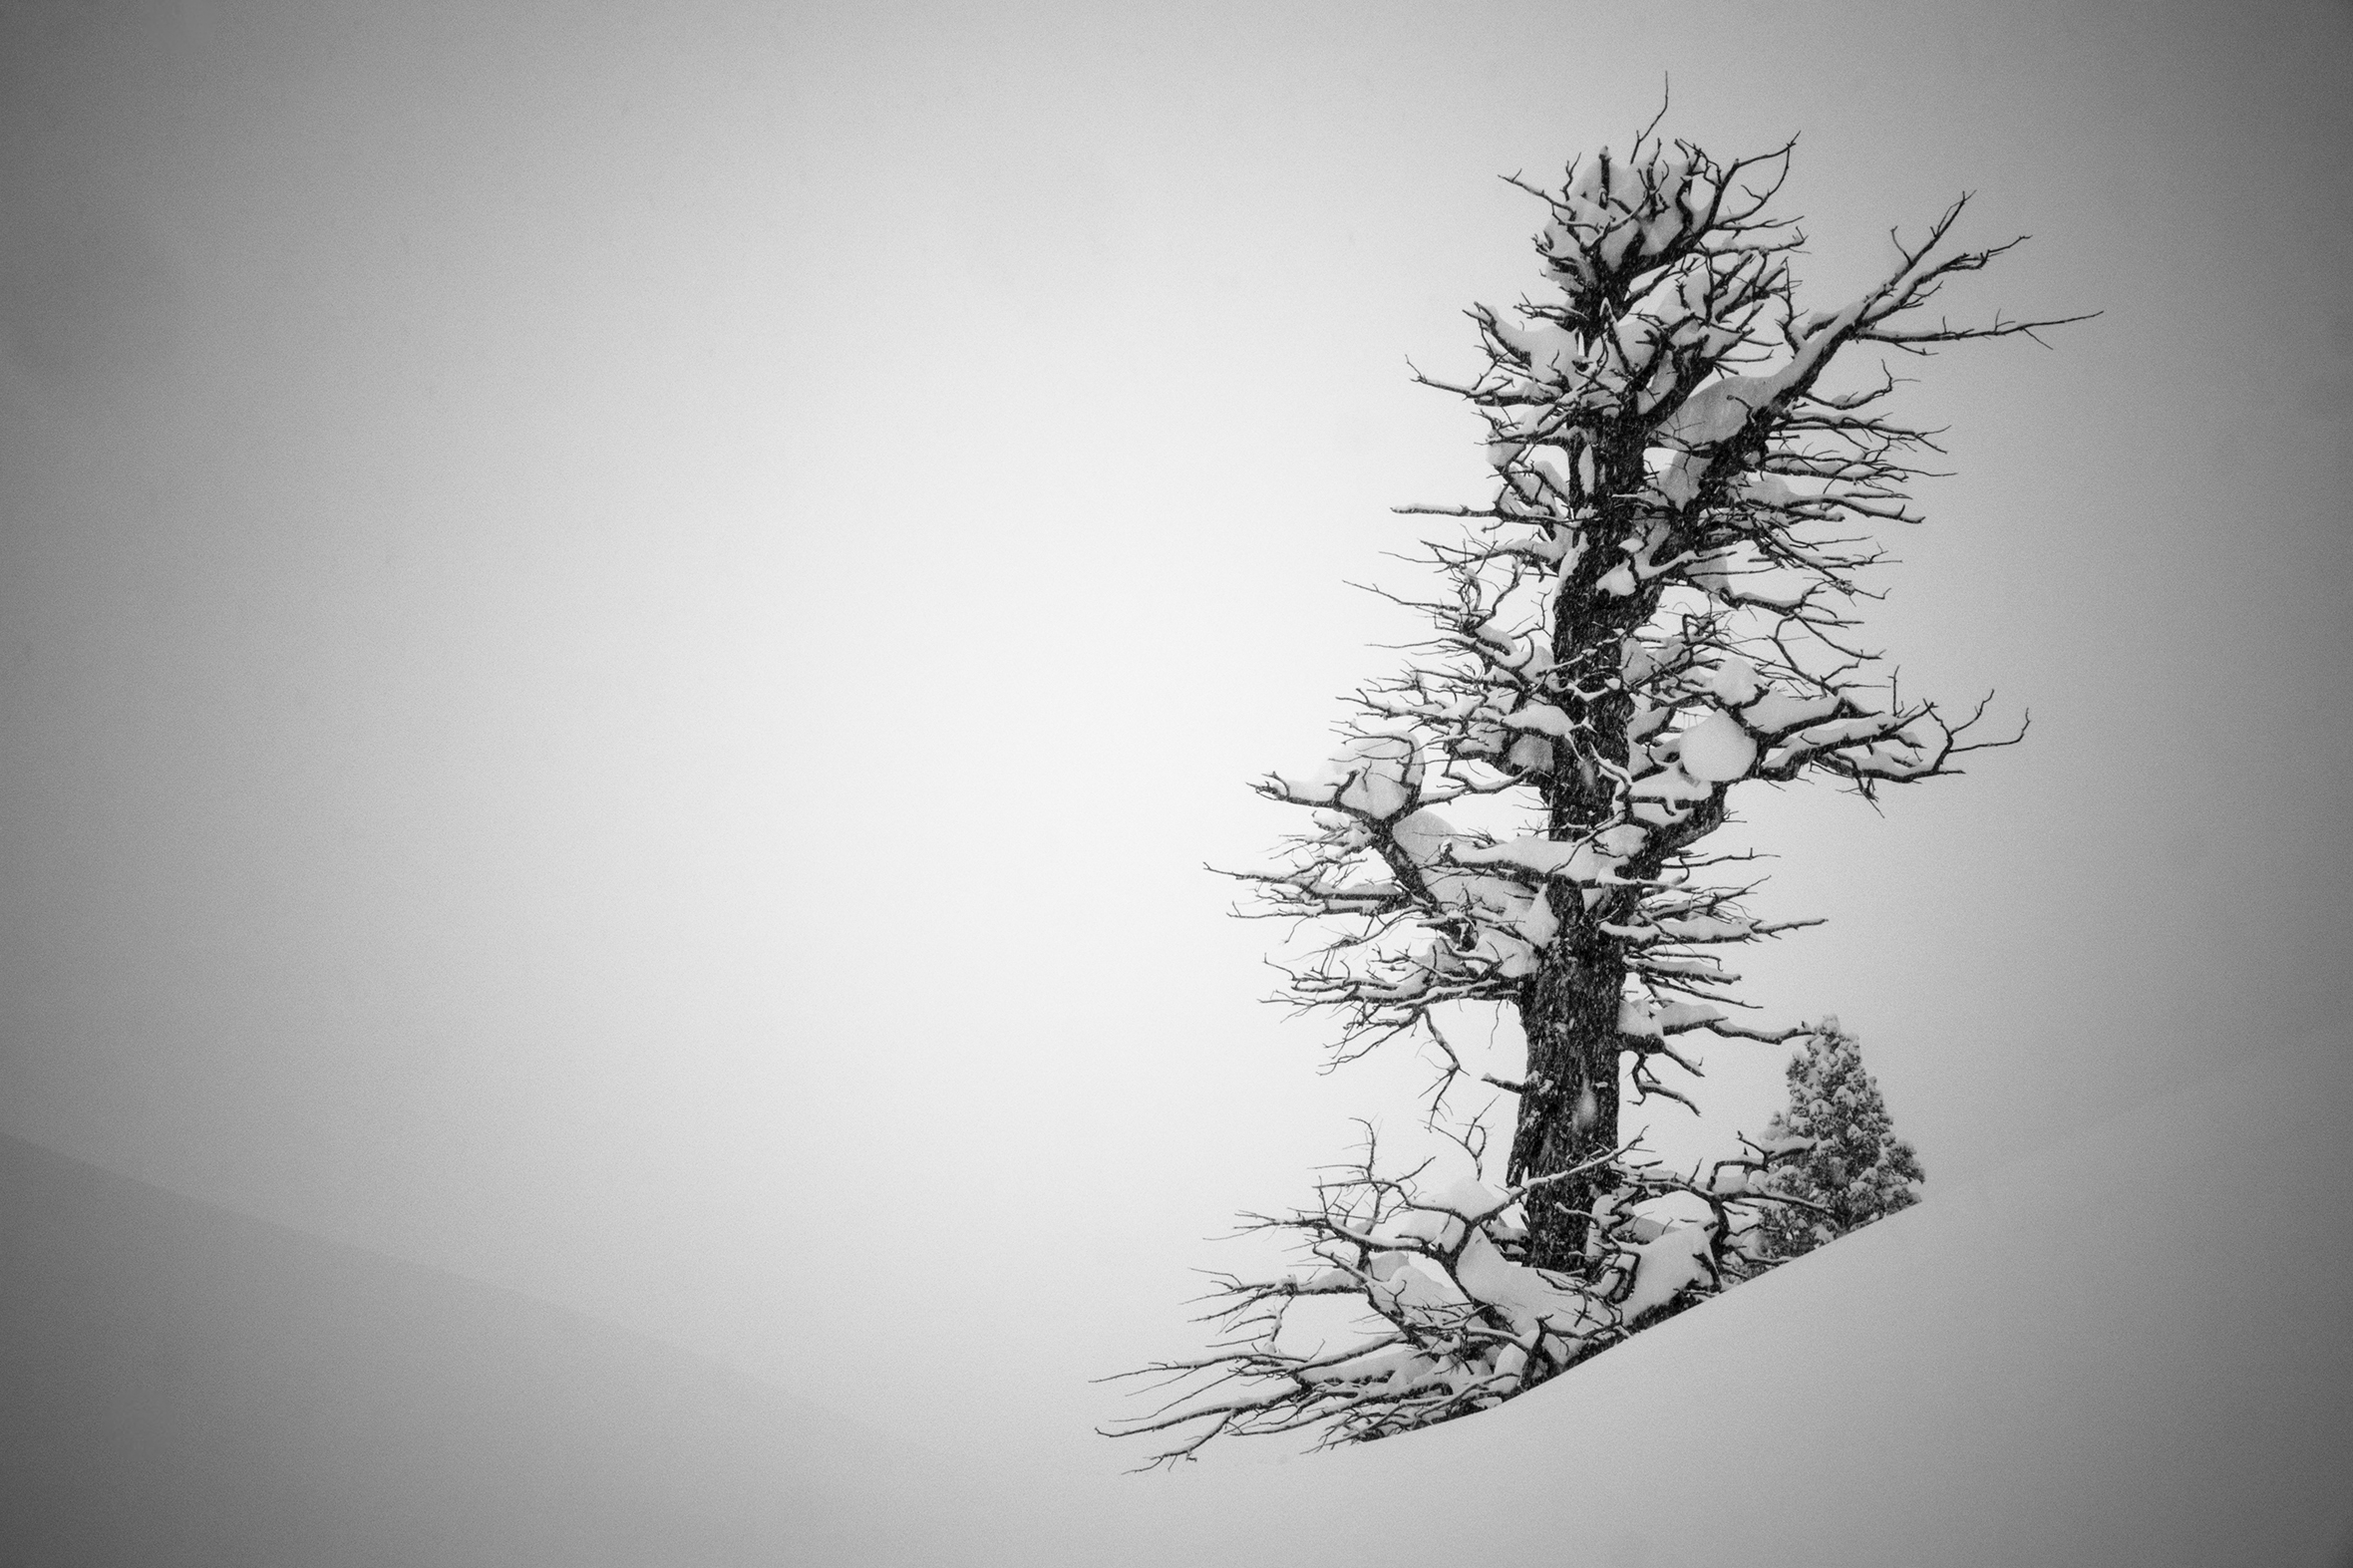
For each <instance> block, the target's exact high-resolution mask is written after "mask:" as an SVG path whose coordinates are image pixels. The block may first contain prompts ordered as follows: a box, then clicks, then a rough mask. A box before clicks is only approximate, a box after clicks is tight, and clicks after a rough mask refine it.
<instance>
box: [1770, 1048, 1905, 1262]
mask: <svg viewBox="0 0 2353 1568" xmlns="http://www.w3.org/2000/svg"><path fill="white" fill-rule="evenodd" d="M1789 1081H1790V1104H1789V1108H1788V1109H1787V1110H1783V1111H1777V1112H1775V1113H1774V1117H1773V1119H1772V1121H1770V1122H1769V1123H1767V1125H1766V1128H1765V1136H1764V1137H1763V1138H1762V1139H1761V1140H1760V1142H1761V1145H1762V1146H1763V1147H1765V1148H1769V1149H1774V1150H1776V1151H1779V1152H1781V1153H1783V1154H1784V1156H1785V1158H1784V1160H1783V1162H1782V1163H1780V1164H1778V1165H1777V1166H1776V1167H1775V1168H1774V1169H1773V1171H1772V1172H1771V1173H1770V1175H1769V1176H1768V1177H1767V1179H1766V1188H1765V1190H1766V1191H1768V1192H1769V1193H1770V1194H1771V1195H1773V1196H1774V1197H1777V1198H1783V1199H1789V1200H1793V1201H1787V1202H1781V1203H1776V1204H1774V1205H1772V1206H1771V1207H1770V1208H1769V1209H1768V1210H1767V1212H1766V1215H1765V1220H1764V1225H1763V1227H1762V1229H1761V1231H1760V1233H1759V1235H1758V1238H1757V1239H1758V1242H1759V1244H1760V1246H1761V1247H1762V1256H1764V1257H1766V1258H1770V1259H1775V1260H1779V1259H1783V1258H1794V1257H1797V1256H1798V1255H1799V1254H1801V1253H1806V1252H1812V1251H1813V1250H1814V1249H1815V1248H1816V1247H1819V1246H1821V1245H1822V1244H1823V1243H1824V1242H1826V1241H1834V1240H1836V1239H1838V1238H1839V1237H1841V1236H1843V1235H1845V1234H1847V1232H1849V1231H1850V1230H1858V1229H1860V1228H1861V1227H1862V1226H1864V1225H1867V1224H1869V1223H1870V1222H1871V1221H1872V1220H1875V1219H1878V1218H1881V1217H1882V1216H1884V1215H1888V1214H1892V1213H1894V1212H1895V1211H1896V1210H1897V1209H1904V1208H1909V1207H1911V1206H1912V1205H1913V1204H1914V1203H1917V1202H1918V1201H1919V1200H1920V1187H1921V1184H1922V1183H1924V1182H1925V1181H1926V1180H1927V1179H1928V1177H1927V1173H1926V1172H1925V1171H1923V1170H1922V1169H1921V1168H1920V1157H1919V1155H1918V1154H1917V1153H1915V1152H1913V1150H1912V1146H1911V1144H1909V1143H1907V1142H1905V1141H1904V1140H1903V1139H1902V1138H1899V1137H1897V1136H1896V1135H1895V1122H1894V1118H1893V1117H1892V1116H1890V1115H1889V1114H1888V1113H1887V1101H1886V1100H1885V1099H1884V1098H1881V1096H1880V1094H1879V1085H1878V1081H1877V1080H1876V1079H1873V1078H1872V1077H1871V1076H1870V1074H1868V1073H1866V1072H1864V1071H1863V1067H1862V1042H1861V1041H1860V1040H1858V1039H1856V1038H1855V1037H1854V1036H1853V1035H1851V1034H1849V1033H1848V1032H1847V1031H1846V1030H1844V1029H1842V1028H1840V1027H1839V1021H1838V1020H1837V1019H1835V1018H1829V1019H1825V1020H1823V1022H1822V1026H1821V1028H1820V1029H1819V1030H1818V1031H1817V1032H1816V1033H1815V1034H1813V1035H1810V1036H1808V1037H1807V1040H1806V1045H1805V1047H1804V1049H1803V1050H1801V1051H1800V1052H1799V1053H1798V1055H1797V1056H1796V1057H1795V1058H1793V1059H1792V1060H1791V1062H1790V1067H1789ZM1792 1156H1794V1157H1792Z"/></svg>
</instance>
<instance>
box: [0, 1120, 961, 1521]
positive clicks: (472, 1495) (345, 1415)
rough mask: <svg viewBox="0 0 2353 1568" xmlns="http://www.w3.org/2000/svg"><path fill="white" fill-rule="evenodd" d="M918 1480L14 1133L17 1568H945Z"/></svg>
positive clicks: (8, 1272)
mask: <svg viewBox="0 0 2353 1568" xmlns="http://www.w3.org/2000/svg"><path fill="white" fill-rule="evenodd" d="M912 1469H913V1461H912V1460H911V1459H910V1457H909V1456H908V1455H906V1454H903V1453H900V1452H897V1451H895V1450H894V1449H893V1448H892V1447H891V1446H890V1445H889V1444H887V1443H886V1442H884V1441H883V1440H882V1439H880V1438H879V1437H877V1436H874V1435H872V1434H870V1433H867V1432H865V1431H863V1430H861V1429H859V1428H856V1427H854V1426H852V1425H851V1424H850V1423H848V1422H846V1421H843V1420H841V1419H840V1418H838V1417H835V1416H833V1415H831V1414H830V1413H829V1412H827V1411H823V1410H820V1409H818V1408H816V1407H813V1406H809V1405H805V1404H802V1403H800V1402H797V1401H795V1400H792V1399H791V1398H789V1397H787V1396H785V1395H782V1394H780V1393H778V1392H777V1391H775V1390H773V1389H769V1388H765V1387H762V1386H760V1385H758V1384H755V1383H752V1382H750V1381H748V1380H745V1379H742V1378H738V1377H736V1376H734V1375H732V1374H730V1373H729V1372H727V1371H726V1370H725V1369H724V1368H721V1367H719V1366H717V1365H715V1364H712V1363H708V1362H704V1361H700V1360H698V1359H696V1358H694V1357H692V1356H688V1355H686V1354H684V1353H682V1352H678V1351H675V1350H671V1349H669V1348H667V1347H665V1346H662V1345H659V1344H656V1343H654V1342H652V1341H650V1340H645V1339H641V1338H638V1337H636V1336H633V1335H629V1334H626V1333H623V1332H621V1331H619V1330H616V1329H612V1328H608V1327H605V1326H603V1325H601V1324H597V1323H593V1322H590V1321H588V1320H586V1319H583V1318H579V1317H577V1316H575V1315H573V1314H570V1313H566V1312H562V1311H559V1310H558V1309H556V1308H553V1307H549V1306H545V1305H542V1304H540V1303H537V1302H533V1301H530V1300H527V1299H525V1298H523V1297H520V1296H516V1295H513V1294H511V1293H508V1292H505V1291H500V1290H495V1289H492V1288H490V1287H487V1286H483V1285H479V1284H475V1283H473V1282H471V1281H468V1280H464V1279H460V1278H458V1277H456V1276H453V1275H448V1274H443V1273H439V1272H436V1271H433V1270H429V1269H422V1268H417V1267H414V1266H412V1265H409V1264H406V1263H400V1262H396V1261H394V1260H391V1259H388V1258H382V1257H377V1256H374V1255H371V1254H368V1253H365V1252H360V1251H356V1250H353V1249H350V1248H345V1247H339V1246H335V1245H333V1244H331V1243H327V1242H323V1241H320V1240H317V1239H315V1238H312V1237H308V1236H304V1235H300V1234H298V1233H296V1232H293V1231H289V1230H284V1229H281V1228H279V1227H277V1226H274V1225H268V1224H264V1223H261V1222H259V1221H257V1220H252V1219H247V1218H245V1217H243V1216H240V1215H236V1214H231V1213H228V1212H225V1211H223V1210H220V1209H217V1208H212V1207H209V1206H207V1205H204V1204H201V1203H196V1202H192V1201H189V1200H187V1199H184V1198H180V1197H177V1196H175V1195H173V1194H171V1193H168V1192H164V1191H161V1190H159V1189H157V1188H154V1187H151V1186H146V1185H144V1184H142V1183H139V1182H135V1181H131V1180H128V1179H126V1178H122V1177H119V1176H114V1175H111V1174H109V1173H107V1172H105V1171H102V1170H99V1169H97V1168H96V1167H93V1166H90V1165H86V1164H82V1163H79V1162H77V1161H74V1160H70V1159H66V1158H64V1157H63V1156H60V1155H57V1154H53V1153H49V1152H47V1151H45V1150H42V1149H39V1148H36V1147H34V1146H32V1145H30V1144H27V1143H23V1142H20V1141H17V1140H15V1139H5V1138H0V1563H5V1564H7V1565H8V1568H34V1565H49V1564H56V1565H68V1564H70V1565H74V1568H86V1565H108V1568H112V1565H118V1564H121V1565H134V1564H137V1565H144V1564H156V1565H159V1568H161V1565H173V1568H183V1565H185V1568H192V1565H199V1564H221V1565H224V1568H225V1565H235V1568H270V1565H284V1568H341V1565H346V1564H349V1565H361V1564H384V1565H402V1568H409V1565H433V1568H441V1565H451V1568H455V1565H462V1564H463V1565H473V1564H480V1565H484V1568H490V1565H501V1568H504V1565H517V1564H538V1563H544V1564H550V1565H555V1564H562V1565H565V1568H573V1565H598V1564H612V1565H625V1564H641V1563H642V1564H704V1563H709V1564H721V1563H727V1564H733V1563H752V1562H759V1563H774V1562H811V1563H828V1564H832V1563H844V1564H867V1563H874V1564H880V1563H906V1562H936V1561H942V1560H948V1556H947V1555H946V1554H948V1553H949V1551H950V1549H949V1548H948V1547H947V1546H945V1545H943V1542H942V1538H940V1537H938V1536H936V1535H934V1534H932V1533H929V1532H930V1531H931V1528H932V1525H933V1524H934V1523H936V1522H937V1521H939V1520H941V1519H943V1518H946V1517H947V1516H948V1515H949V1514H950V1513H951V1512H952V1509H950V1508H949V1507H947V1506H944V1505H941V1504H940V1503H935V1504H934V1505H933V1506H932V1507H931V1509H930V1510H929V1511H928V1512H927V1513H916V1512H911V1511H909V1510H907V1509H905V1508H903V1507H901V1506H899V1503H900V1501H901V1499H903V1498H905V1497H907V1496H908V1495H909V1494H910V1493H912V1492H914V1491H915V1490H916V1488H915V1486H914V1485H913V1483H912V1481H911V1479H910V1475H911V1472H912ZM923 1490H924V1491H925V1492H926V1493H927V1494H930V1495H933V1496H935V1497H936V1496H937V1495H938V1480H937V1477H926V1480H925V1485H924V1487H923ZM945 1500H946V1499H942V1502H943V1503H944V1501H945Z"/></svg>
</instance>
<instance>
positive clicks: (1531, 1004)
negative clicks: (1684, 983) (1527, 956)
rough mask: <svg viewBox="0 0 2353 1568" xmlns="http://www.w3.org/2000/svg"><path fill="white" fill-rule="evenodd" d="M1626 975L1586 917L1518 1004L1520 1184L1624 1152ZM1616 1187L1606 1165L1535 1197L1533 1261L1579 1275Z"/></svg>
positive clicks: (1570, 928) (1531, 1207)
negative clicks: (1603, 1203) (1522, 1089)
mask: <svg viewBox="0 0 2353 1568" xmlns="http://www.w3.org/2000/svg"><path fill="white" fill-rule="evenodd" d="M1625 973H1626V965H1625V956H1624V954H1623V953H1622V952H1620V951H1618V948H1617V943H1616V942H1615V941H1614V940H1613V939H1611V938H1609V937H1607V936H1605V935H1603V934H1602V933H1601V932H1599V931H1598V930H1596V929H1595V928H1594V923H1593V922H1592V920H1591V919H1590V918H1587V917H1582V916H1580V917H1579V918H1577V919H1575V920H1573V921H1572V922H1569V923H1568V925H1567V927H1566V929H1564V930H1563V931H1562V932H1561V933H1560V936H1559V937H1558V938H1557V939H1556V940H1555V941H1554V942H1553V944H1552V946H1551V947H1550V948H1549V949H1548V950H1547V951H1546V952H1545V953H1544V955H1543V960H1542V964H1541V967H1540V968H1539V969H1538V970H1537V972H1536V973H1535V974H1534V975H1533V976H1532V977H1531V978H1530V979H1529V981H1528V984H1527V989H1526V991H1525V993H1524V994H1523V995H1522V997H1521V999H1520V1003H1519V1021H1520V1026H1521V1028H1522V1029H1523V1030H1524V1031H1525V1033H1526V1036H1527V1092H1526V1093H1525V1094H1523V1095H1522V1096H1521V1097H1520V1100H1519V1124H1518V1127H1517V1128H1516V1130H1515V1132H1514V1134H1513V1139H1512V1173H1511V1179H1512V1180H1513V1181H1514V1182H1518V1181H1526V1180H1529V1179H1531V1178H1533V1177H1537V1176H1547V1175H1551V1174H1552V1173H1553V1172H1555V1171H1562V1170H1570V1169H1573V1168H1575V1167H1576V1166H1578V1165H1581V1164H1584V1163H1586V1162H1587V1161H1589V1160H1593V1159H1596V1158H1599V1157H1600V1156H1602V1155H1605V1154H1607V1153H1608V1152H1609V1151H1610V1150H1611V1149H1613V1148H1615V1147H1616V1146H1617V1135H1618V1027H1617V1026H1618V998H1619V994H1620V992H1621V990H1622V988H1623V985H1624V980H1625ZM1615 1184H1616V1178H1615V1176H1614V1174H1613V1172H1612V1171H1611V1170H1610V1169H1609V1167H1607V1166H1606V1165H1604V1166H1601V1167H1599V1168H1596V1169H1593V1170H1590V1171H1586V1172H1583V1173H1581V1174H1578V1175H1574V1176H1570V1177H1567V1178H1565V1179H1563V1180H1560V1181H1556V1182H1553V1183H1551V1184H1549V1185H1548V1186H1544V1187H1541V1188H1538V1189H1537V1190H1536V1191H1535V1192H1533V1193H1530V1194H1529V1195H1528V1198H1527V1203H1526V1210H1527V1261H1528V1262H1529V1263H1531V1264H1533V1265H1534V1266H1535V1267H1537V1268H1540V1269H1556V1270H1560V1271H1562V1272H1581V1271H1582V1270H1583V1268H1584V1265H1585V1261H1586V1243H1587V1234H1586V1233H1587V1231H1588V1230H1589V1229H1590V1227H1591V1224H1592V1214H1593V1202H1594V1200H1595V1199H1596V1198H1598V1197H1600V1196H1602V1195H1603V1194H1605V1193H1606V1192H1608V1191H1609V1190H1610V1188H1611V1187H1613V1186H1614V1185H1615Z"/></svg>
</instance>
